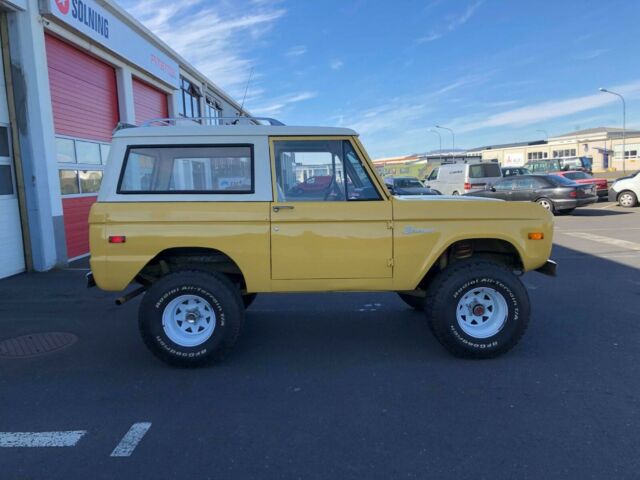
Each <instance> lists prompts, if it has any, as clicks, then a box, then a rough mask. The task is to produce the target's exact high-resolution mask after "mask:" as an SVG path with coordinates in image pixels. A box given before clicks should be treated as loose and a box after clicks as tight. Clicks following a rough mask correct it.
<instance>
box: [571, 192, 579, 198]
mask: <svg viewBox="0 0 640 480" xmlns="http://www.w3.org/2000/svg"><path fill="white" fill-rule="evenodd" d="M569 196H570V197H571V198H576V197H577V196H578V192H577V191H575V190H574V191H573V192H570V193H569Z"/></svg>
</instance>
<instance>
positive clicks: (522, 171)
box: [500, 167, 531, 177]
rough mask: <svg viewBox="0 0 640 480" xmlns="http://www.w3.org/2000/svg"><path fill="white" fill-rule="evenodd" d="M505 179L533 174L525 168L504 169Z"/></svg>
mask: <svg viewBox="0 0 640 480" xmlns="http://www.w3.org/2000/svg"><path fill="white" fill-rule="evenodd" d="M500 170H502V176H503V177H513V176H516V175H530V174H531V172H530V171H529V170H528V169H526V168H524V167H502V168H501V169H500Z"/></svg>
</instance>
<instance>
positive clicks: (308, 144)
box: [274, 140, 380, 202]
mask: <svg viewBox="0 0 640 480" xmlns="http://www.w3.org/2000/svg"><path fill="white" fill-rule="evenodd" d="M274 151H275V164H276V181H277V193H278V200H279V201H289V202H344V201H362V200H380V194H379V193H378V191H377V190H376V188H375V187H374V185H373V182H372V181H371V178H370V177H369V174H368V173H367V171H366V169H365V167H364V166H363V164H362V160H361V159H360V157H359V156H358V154H357V153H356V151H355V150H354V149H353V147H352V145H351V143H350V142H349V141H348V140H283V141H277V142H275V143H274ZM305 171H306V172H310V173H311V175H309V176H307V177H306V178H305V176H304V175H303V172H305Z"/></svg>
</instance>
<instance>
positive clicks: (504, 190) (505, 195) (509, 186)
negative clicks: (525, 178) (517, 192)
mask: <svg viewBox="0 0 640 480" xmlns="http://www.w3.org/2000/svg"><path fill="white" fill-rule="evenodd" d="M514 183H515V180H514V179H512V178H508V179H506V180H501V181H499V182H497V183H496V184H495V185H493V188H494V189H495V191H494V192H493V194H491V195H490V196H491V198H499V199H500V200H513V196H512V195H513V194H512V190H513V185H514Z"/></svg>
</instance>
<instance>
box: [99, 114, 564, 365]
mask: <svg viewBox="0 0 640 480" xmlns="http://www.w3.org/2000/svg"><path fill="white" fill-rule="evenodd" d="M176 121H179V120H176ZM310 165H313V168H316V169H318V170H319V169H324V170H325V171H327V172H329V173H328V175H330V176H331V180H330V181H325V180H323V183H324V184H325V185H326V188H325V190H324V192H323V193H322V194H314V195H313V196H309V197H307V196H293V197H292V196H290V195H289V194H290V191H291V189H292V188H293V187H294V186H295V185H296V182H295V178H297V176H298V174H299V172H301V171H302V170H304V169H306V168H309V166H310ZM495 167H496V168H498V170H499V167H498V166H497V164H496V165H495ZM457 168H461V167H460V166H459V167H457ZM221 178H235V179H238V178H242V179H244V181H242V182H232V183H230V182H227V183H223V182H220V179H221ZM238 184H240V185H244V184H246V185H247V187H246V188H244V189H239V188H237V187H235V185H238ZM221 185H223V186H222V187H221ZM355 189H358V192H359V195H358V198H352V196H351V194H350V193H349V192H350V190H355ZM418 198H419V199H420V200H417V199H418ZM89 230H90V242H91V261H90V263H91V272H89V274H88V277H87V280H88V285H89V286H94V285H97V286H98V287H100V288H101V289H104V290H107V291H123V290H125V289H128V292H127V293H126V294H122V296H120V298H118V300H117V302H118V303H119V304H122V303H124V302H127V301H129V300H131V299H132V298H135V297H136V296H137V295H142V294H144V296H143V298H142V301H141V302H140V304H139V315H138V324H139V330H140V333H141V335H142V338H143V340H144V342H145V344H146V345H147V347H148V348H149V349H150V350H151V351H152V352H153V353H154V354H155V355H156V356H158V357H159V358H160V359H162V360H163V361H165V362H167V363H169V364H171V365H179V366H198V365H203V364H207V363H211V362H215V361H216V360H219V359H220V358H221V357H222V356H223V355H224V354H225V353H226V352H228V351H229V350H230V349H231V348H232V347H233V345H234V343H235V342H236V340H237V338H238V336H239V334H240V330H241V328H242V325H243V322H244V318H245V309H246V308H249V306H250V305H251V302H252V301H253V300H254V299H255V297H256V295H257V294H260V293H262V292H265V293H282V292H328V291H334V292H335V291H369V292H389V291H390V292H396V293H398V294H399V296H400V298H401V299H403V301H405V302H406V303H407V304H409V305H411V306H412V307H414V308H416V309H420V310H423V312H424V315H425V316H426V319H427V320H428V321H429V323H430V326H431V330H432V331H433V332H434V334H435V335H436V336H437V338H438V340H439V343H441V344H442V345H443V346H445V347H446V348H447V349H449V351H450V352H451V353H453V354H455V355H458V356H462V357H472V358H488V357H495V356H497V355H500V354H502V353H505V352H506V351H508V350H509V349H510V348H512V347H513V346H514V345H515V344H516V343H517V342H518V341H519V340H520V338H521V337H522V335H523V333H524V332H525V330H526V328H527V324H528V322H529V318H530V317H529V311H530V308H529V297H528V294H527V289H526V288H525V287H524V286H523V285H522V283H521V281H520V279H519V278H518V275H516V274H515V272H528V271H532V270H537V271H540V272H541V273H544V274H549V275H552V274H554V272H555V264H554V263H553V262H551V261H550V260H549V255H550V253H551V247H552V243H553V218H552V217H551V215H550V214H549V212H546V211H543V210H542V209H541V208H538V207H535V206H533V205H530V204H524V203H522V204H516V203H506V202H500V201H497V200H491V199H488V198H486V199H482V198H471V197H445V196H440V195H436V196H432V195H425V196H423V197H417V196H412V197H401V196H398V197H396V196H393V195H389V193H388V191H387V189H386V188H384V186H383V183H382V182H381V180H380V178H379V177H378V176H377V175H376V173H375V170H374V166H373V164H372V162H371V161H370V159H369V157H368V155H367V154H366V151H365V150H364V147H363V146H362V144H361V143H360V140H359V138H358V135H357V134H356V132H354V131H353V130H349V129H345V128H323V127H295V126H294V127H291V126H283V125H281V124H280V125H278V126H274V125H217V126H211V125H198V124H194V125H193V126H185V125H180V126H154V127H130V128H124V129H121V130H119V131H117V132H116V133H115V134H114V136H113V143H112V146H111V149H110V153H109V160H108V162H107V165H106V169H105V171H104V177H103V182H102V185H101V187H100V193H99V195H98V199H97V202H96V203H94V204H93V206H92V208H91V213H90V216H89ZM436 252H437V254H436ZM130 286H133V288H129V287H130ZM425 306H427V307H428V308H426V309H425ZM281 307H282V308H283V309H286V308H287V306H286V302H284V303H283V304H282V305H281ZM300 315H301V316H302V315H304V312H303V313H300ZM127 316H130V315H127Z"/></svg>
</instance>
